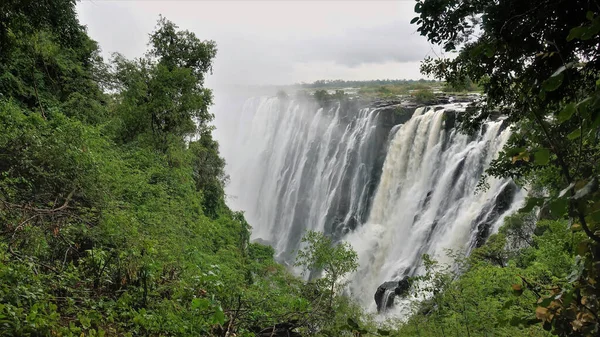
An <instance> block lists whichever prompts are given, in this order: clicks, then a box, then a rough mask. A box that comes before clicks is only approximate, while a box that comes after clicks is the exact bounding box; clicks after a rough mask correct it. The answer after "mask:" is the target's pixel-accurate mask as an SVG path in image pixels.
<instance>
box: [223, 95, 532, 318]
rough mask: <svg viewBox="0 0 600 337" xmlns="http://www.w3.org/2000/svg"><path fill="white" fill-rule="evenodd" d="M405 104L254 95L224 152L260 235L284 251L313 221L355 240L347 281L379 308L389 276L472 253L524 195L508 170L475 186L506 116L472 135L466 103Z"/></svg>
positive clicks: (234, 189)
mask: <svg viewBox="0 0 600 337" xmlns="http://www.w3.org/2000/svg"><path fill="white" fill-rule="evenodd" d="M401 108H402V106H400V105H394V106H385V105H383V106H379V107H375V106H368V105H367V106H361V104H360V103H358V102H353V103H352V102H351V103H348V102H346V103H343V104H342V103H339V102H338V103H335V104H328V105H326V106H325V107H318V106H317V105H316V103H314V102H312V103H311V102H309V101H296V100H292V99H278V98H275V97H270V98H269V97H261V98H253V99H250V100H248V101H247V102H246V104H245V105H244V109H243V111H242V114H241V116H240V118H238V120H239V121H240V125H239V126H238V127H236V130H237V131H236V132H235V133H236V135H235V136H236V137H237V138H236V141H235V142H234V145H233V146H232V148H231V149H230V150H228V151H229V154H226V160H227V161H228V162H229V166H228V173H229V174H230V176H231V184H230V185H229V187H228V190H227V192H228V193H229V194H230V195H232V196H233V198H234V199H233V200H232V202H231V204H232V207H233V208H236V209H241V210H244V211H245V212H246V217H247V219H248V221H249V223H250V224H251V225H252V226H253V239H255V240H258V241H260V242H263V243H267V244H270V245H272V246H273V247H274V248H275V250H276V252H277V253H278V259H279V260H280V261H285V262H291V261H293V257H294V251H295V250H297V249H298V248H299V244H300V239H301V237H302V235H303V234H304V232H305V231H306V230H309V229H312V230H318V231H324V232H325V233H327V234H328V235H331V236H332V237H334V238H335V239H336V240H345V241H348V242H350V243H351V244H352V246H353V247H354V249H355V250H356V251H357V253H358V255H359V264H360V267H359V269H358V270H357V272H356V273H355V274H354V275H352V276H351V279H350V281H351V282H350V287H349V291H350V293H351V294H352V295H353V296H354V297H355V298H357V299H359V300H360V301H361V302H362V303H363V305H364V306H365V307H369V308H371V309H374V308H375V303H374V302H373V294H374V292H375V290H376V289H377V288H378V286H379V285H380V284H382V283H384V282H386V281H396V282H397V281H399V280H401V279H403V278H404V277H405V276H413V275H416V274H418V273H419V272H421V270H420V263H421V257H422V255H423V254H429V255H431V256H432V257H434V258H436V259H438V260H439V261H441V262H450V261H449V260H447V259H448V258H447V254H446V251H447V250H448V249H451V250H454V251H457V252H466V253H468V251H469V250H470V249H472V248H474V247H475V246H478V245H480V244H482V242H483V241H484V240H485V238H487V236H488V235H489V233H491V232H493V231H495V230H497V228H498V226H499V225H500V224H501V221H502V219H503V217H504V216H506V215H508V214H510V213H511V212H513V211H514V209H515V208H516V207H518V205H519V203H520V201H521V199H522V198H523V195H522V192H521V191H520V190H519V189H518V188H517V187H516V186H515V185H514V183H513V182H512V181H510V180H502V179H488V183H489V188H488V189H487V190H485V191H479V192H478V193H475V192H476V187H477V183H478V182H479V180H480V177H481V176H482V174H483V172H484V170H485V169H486V167H487V166H488V165H489V163H490V162H491V160H492V159H494V157H495V156H496V155H497V153H498V151H499V150H500V149H501V148H502V147H503V145H504V143H505V142H506V141H507V139H508V137H509V135H510V130H509V129H508V128H506V125H504V122H503V121H502V120H495V121H488V122H486V123H485V125H484V127H483V128H482V129H481V131H480V132H479V133H477V134H475V135H465V134H462V133H460V132H458V130H456V129H455V128H453V125H452V124H453V120H454V116H455V115H454V114H455V113H460V111H461V110H464V104H452V105H444V106H438V107H435V108H433V107H429V108H418V109H416V110H415V109H414V108H412V110H411V109H409V112H410V113H408V114H406V113H405V114H404V115H403V114H402V113H398V112H399V111H400V112H402V111H404V112H406V111H407V110H406V109H404V110H402V109H401ZM413 111H414V112H413ZM456 111H458V112H456ZM234 154H235V155H234Z"/></svg>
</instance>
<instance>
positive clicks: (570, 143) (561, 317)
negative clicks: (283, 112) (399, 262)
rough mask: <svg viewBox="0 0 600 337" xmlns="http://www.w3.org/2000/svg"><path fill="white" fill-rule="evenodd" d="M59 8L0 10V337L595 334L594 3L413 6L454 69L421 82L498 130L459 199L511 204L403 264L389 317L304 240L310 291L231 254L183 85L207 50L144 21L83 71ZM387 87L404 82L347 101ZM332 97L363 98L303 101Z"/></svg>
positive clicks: (197, 108)
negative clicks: (512, 188) (496, 145)
mask: <svg viewBox="0 0 600 337" xmlns="http://www.w3.org/2000/svg"><path fill="white" fill-rule="evenodd" d="M75 6H76V1H75V0H6V1H2V2H0V336H223V337H232V336H265V337H267V336H271V337H272V336H419V337H421V336H423V337H425V336H444V337H445V336H469V337H471V336H550V335H558V336H597V335H598V334H600V319H599V318H598V310H599V307H600V289H599V288H598V282H599V281H600V258H599V254H600V250H599V247H600V246H599V243H600V191H599V182H598V179H599V177H598V176H599V172H600V145H599V142H598V138H599V137H600V48H599V46H600V6H599V5H598V3H597V2H596V1H593V0H573V1H564V0H531V1H522V0H506V1H501V2H498V1H492V0H473V1H462V0H447V1H434V0H417V1H415V8H414V10H415V13H416V17H415V18H414V19H413V20H412V22H411V23H412V24H414V27H415V29H416V30H417V31H418V33H419V34H421V35H423V36H425V37H426V38H427V39H428V41H429V42H431V43H432V44H436V45H441V46H442V47H443V48H444V49H445V50H446V51H447V52H452V53H454V54H455V55H456V57H453V58H428V59H426V60H424V61H423V63H422V65H421V71H422V73H423V74H424V75H426V76H429V77H430V78H436V79H437V80H441V81H445V82H446V83H447V85H448V86H450V87H453V88H459V89H460V90H462V89H464V87H465V83H467V84H469V86H471V85H473V84H474V83H476V85H477V87H478V89H480V90H481V91H482V92H483V95H484V96H483V97H484V99H483V100H481V101H479V103H478V104H476V105H474V106H472V107H471V108H469V109H467V111H466V112H465V113H463V114H459V115H458V116H457V125H459V127H460V129H461V131H462V132H464V133H467V134H468V133H474V132H476V130H479V129H480V128H481V127H482V125H483V123H484V121H486V120H487V119H488V118H490V116H494V115H497V114H501V115H502V116H505V117H506V119H507V120H508V121H509V122H510V123H511V125H512V126H511V128H512V132H513V133H512V135H511V138H510V140H509V142H508V144H507V145H506V146H505V148H504V149H503V150H502V152H501V153H500V155H499V156H498V158H496V159H495V160H494V161H493V162H492V165H491V166H490V168H489V169H488V170H487V171H486V173H485V175H484V176H483V177H482V179H481V180H480V185H479V186H478V190H480V191H482V190H485V189H486V188H487V179H488V178H491V177H503V178H506V177H509V178H511V179H513V180H514V181H515V182H516V183H517V184H518V185H519V186H521V187H522V188H525V189H526V190H527V191H528V197H527V200H526V202H525V204H524V205H523V207H522V208H521V209H520V210H519V212H517V213H515V214H513V215H511V216H509V217H507V218H506V220H505V222H504V224H503V226H502V227H501V228H500V230H499V231H498V232H497V233H493V234H492V235H490V236H489V238H488V239H487V242H486V243H485V244H482V245H480V247H478V248H476V249H474V250H473V251H472V252H471V254H469V255H468V256H465V255H464V254H461V253H460V252H448V255H449V256H450V257H451V258H452V260H453V263H452V264H444V263H441V262H438V261H436V260H435V259H434V258H433V257H430V256H427V255H425V256H423V261H424V265H425V270H426V272H425V273H423V274H422V275H419V276H416V277H412V278H411V279H410V280H409V282H410V289H409V290H408V294H407V295H406V296H408V297H410V298H412V299H414V301H413V304H412V306H411V315H410V316H408V317H407V318H406V319H404V320H399V319H387V320H382V319H381V318H380V317H378V316H377V315H375V314H373V313H369V312H367V311H366V310H365V309H364V308H362V307H361V306H360V305H359V304H358V303H356V302H355V301H353V299H352V298H350V297H348V296H346V294H345V291H344V286H345V282H346V281H345V280H346V278H345V277H346V276H347V275H349V274H351V273H352V272H353V271H355V270H356V269H357V267H358V264H357V253H356V252H355V251H354V250H353V248H352V247H351V246H350V245H349V244H348V243H344V242H335V241H334V240H332V239H331V238H329V237H327V236H325V235H323V234H322V233H319V232H308V233H306V235H305V236H304V239H303V243H304V244H305V245H304V246H303V247H304V248H303V249H301V250H300V251H299V252H298V254H297V255H298V257H297V259H296V267H298V268H301V269H304V270H305V271H307V272H309V274H310V275H313V274H314V273H316V274H319V273H318V272H321V271H322V272H323V273H321V275H322V277H301V276H298V275H295V274H294V273H293V272H292V271H291V270H290V269H291V268H288V267H287V266H284V265H282V264H280V263H278V262H276V261H275V258H274V256H275V251H274V249H273V248H272V247H270V246H267V245H262V244H259V243H252V242H250V235H251V232H252V225H253V224H251V223H248V222H247V221H246V219H245V217H244V213H243V212H239V211H234V210H232V209H230V208H229V207H228V205H227V203H226V199H227V198H226V194H225V186H226V184H227V182H228V180H229V177H228V176H227V174H226V172H225V160H224V159H223V158H222V156H221V155H220V152H219V144H218V142H217V141H216V140H215V138H214V137H213V131H214V127H213V126H212V124H211V122H212V121H213V119H214V116H213V115H212V114H211V112H210V110H209V108H210V106H211V104H212V103H213V95H212V92H211V90H210V89H209V88H207V87H205V85H204V83H205V80H206V77H207V75H208V74H209V73H210V72H211V71H212V70H213V62H214V60H215V58H216V57H218V45H217V43H216V42H214V41H204V40H201V39H200V38H199V37H198V36H197V35H196V33H195V32H191V31H187V30H182V29H179V27H178V26H177V25H176V23H174V22H171V21H169V20H168V19H167V18H165V17H162V16H161V17H159V18H158V20H157V24H156V27H155V29H154V31H152V32H150V34H149V35H148V50H147V51H146V54H145V55H144V56H143V57H141V58H136V59H128V58H126V57H125V56H123V55H120V54H115V55H114V56H113V57H112V58H111V59H109V60H105V59H103V58H102V57H101V53H100V48H99V45H98V44H97V43H96V42H95V41H94V40H92V39H91V38H90V36H88V33H87V31H86V28H85V27H84V26H83V25H82V24H81V23H80V22H79V20H78V17H77V13H76V8H75ZM217 42H218V41H217ZM431 83H432V82H427V83H425V84H431ZM396 84H411V85H417V84H419V82H416V81H415V83H408V82H405V81H390V80H383V81H374V82H373V83H368V85H378V86H381V87H382V88H385V87H384V86H386V85H396ZM420 84H423V83H420ZM340 85H344V86H345V85H352V86H354V85H356V86H361V87H363V86H367V85H366V84H365V85H363V84H362V83H359V82H355V81H349V82H345V81H321V82H316V83H314V84H304V85H303V86H304V87H307V88H328V87H337V86H340ZM472 89H473V88H472ZM305 276H306V275H305Z"/></svg>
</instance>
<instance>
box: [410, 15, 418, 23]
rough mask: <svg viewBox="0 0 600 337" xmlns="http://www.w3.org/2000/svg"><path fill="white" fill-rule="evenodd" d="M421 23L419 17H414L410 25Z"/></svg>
mask: <svg viewBox="0 0 600 337" xmlns="http://www.w3.org/2000/svg"><path fill="white" fill-rule="evenodd" d="M417 21H419V17H418V16H417V17H414V18H413V19H412V20H410V24H411V25H412V24H414V23H415V22H417Z"/></svg>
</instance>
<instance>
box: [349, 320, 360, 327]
mask: <svg viewBox="0 0 600 337" xmlns="http://www.w3.org/2000/svg"><path fill="white" fill-rule="evenodd" d="M347 323H348V325H349V326H351V327H352V328H353V329H358V328H359V326H358V323H356V321H355V320H353V319H352V318H348V320H347Z"/></svg>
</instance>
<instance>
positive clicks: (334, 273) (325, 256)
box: [295, 231, 358, 308]
mask: <svg viewBox="0 0 600 337" xmlns="http://www.w3.org/2000/svg"><path fill="white" fill-rule="evenodd" d="M302 243H304V244H306V245H307V246H306V247H304V248H303V249H301V250H300V251H299V252H298V255H297V256H296V263H295V265H296V266H300V267H304V271H305V272H306V271H313V272H318V271H323V272H324V273H325V274H324V276H323V279H322V280H323V281H324V284H325V286H324V287H325V289H326V290H327V291H328V292H329V307H330V308H332V306H333V299H334V296H335V294H336V293H337V292H338V290H339V289H340V288H341V287H343V286H344V285H345V284H346V282H343V281H342V280H343V278H344V276H346V275H347V274H349V273H351V272H354V271H355V270H356V268H358V255H357V254H356V252H355V251H354V250H353V249H352V246H350V244H349V243H347V242H339V243H334V242H333V241H332V240H331V238H329V237H327V236H325V235H324V234H323V233H321V232H315V231H308V232H307V233H306V235H305V236H304V237H303V238H302Z"/></svg>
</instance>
